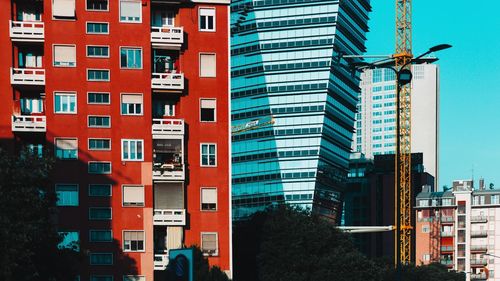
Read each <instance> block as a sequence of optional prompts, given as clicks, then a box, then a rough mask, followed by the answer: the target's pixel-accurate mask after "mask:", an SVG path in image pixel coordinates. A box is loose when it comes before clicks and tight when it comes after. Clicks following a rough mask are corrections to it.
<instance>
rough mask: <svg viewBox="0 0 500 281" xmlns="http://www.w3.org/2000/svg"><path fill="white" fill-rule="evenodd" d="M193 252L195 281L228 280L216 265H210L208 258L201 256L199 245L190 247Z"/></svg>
mask: <svg viewBox="0 0 500 281" xmlns="http://www.w3.org/2000/svg"><path fill="white" fill-rule="evenodd" d="M192 248H193V249H194V252H193V262H194V265H193V273H194V280H195V281H229V278H228V277H227V275H226V274H225V273H224V272H223V271H222V270H221V269H220V268H219V267H218V266H210V265H209V264H208V260H207V258H206V257H205V256H203V253H202V251H201V250H200V248H199V247H196V246H194V247H192Z"/></svg>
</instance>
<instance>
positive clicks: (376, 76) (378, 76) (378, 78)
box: [372, 69, 382, 83]
mask: <svg viewBox="0 0 500 281" xmlns="http://www.w3.org/2000/svg"><path fill="white" fill-rule="evenodd" d="M372 78H373V80H372V82H373V83H378V82H382V69H374V70H373V71H372Z"/></svg>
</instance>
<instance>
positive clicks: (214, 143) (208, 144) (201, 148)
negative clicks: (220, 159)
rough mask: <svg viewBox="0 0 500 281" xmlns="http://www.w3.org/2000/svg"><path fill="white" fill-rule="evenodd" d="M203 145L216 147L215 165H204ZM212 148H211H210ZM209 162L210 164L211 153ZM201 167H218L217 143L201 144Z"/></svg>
mask: <svg viewBox="0 0 500 281" xmlns="http://www.w3.org/2000/svg"><path fill="white" fill-rule="evenodd" d="M203 145H215V165H203V154H202V153H203ZM209 148H210V146H209ZM208 156H209V158H208V162H209V163H210V153H209V154H208ZM200 167H217V143H214V142H202V143H200Z"/></svg>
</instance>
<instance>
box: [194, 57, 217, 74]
mask: <svg viewBox="0 0 500 281" xmlns="http://www.w3.org/2000/svg"><path fill="white" fill-rule="evenodd" d="M202 55H213V56H214V57H215V71H214V73H215V74H214V75H213V76H202V75H201V56H202ZM198 61H199V65H198V76H199V77H200V78H217V53H209V52H200V53H198Z"/></svg>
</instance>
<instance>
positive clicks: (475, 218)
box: [470, 216, 488, 223]
mask: <svg viewBox="0 0 500 281" xmlns="http://www.w3.org/2000/svg"><path fill="white" fill-rule="evenodd" d="M470 221H471V223H482V222H488V217H486V216H472V217H471V218H470Z"/></svg>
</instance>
